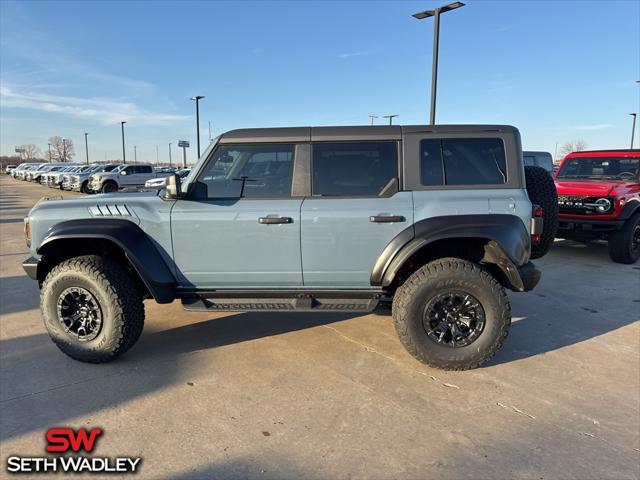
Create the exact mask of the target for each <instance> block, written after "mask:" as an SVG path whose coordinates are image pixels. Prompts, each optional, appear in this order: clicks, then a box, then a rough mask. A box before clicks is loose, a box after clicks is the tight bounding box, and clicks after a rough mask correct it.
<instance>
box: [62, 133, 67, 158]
mask: <svg viewBox="0 0 640 480" xmlns="http://www.w3.org/2000/svg"><path fill="white" fill-rule="evenodd" d="M62 161H63V162H66V161H67V139H66V138H63V139H62Z"/></svg>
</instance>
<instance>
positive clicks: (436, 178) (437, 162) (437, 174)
mask: <svg viewBox="0 0 640 480" xmlns="http://www.w3.org/2000/svg"><path fill="white" fill-rule="evenodd" d="M420 183H421V184H422V185H425V186H434V185H503V184H505V183H507V159H506V153H505V148H504V142H503V141H502V140H501V139H499V138H442V139H425V140H422V141H421V142H420Z"/></svg>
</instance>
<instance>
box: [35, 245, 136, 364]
mask: <svg viewBox="0 0 640 480" xmlns="http://www.w3.org/2000/svg"><path fill="white" fill-rule="evenodd" d="M69 287H80V288H83V289H86V290H88V291H89V292H90V293H91V294H92V295H93V296H94V297H95V298H96V300H97V301H98V304H99V306H100V309H101V311H102V327H101V329H100V331H99V333H98V335H97V336H96V337H95V338H94V339H92V340H88V341H79V340H77V339H76V338H75V337H73V336H72V335H70V334H69V333H66V332H65V331H64V329H63V326H62V324H61V323H60V321H59V319H58V312H57V302H58V298H59V296H60V294H61V293H62V292H63V291H64V290H65V289H67V288H69ZM40 309H41V311H42V316H43V320H44V324H45V327H46V328H47V331H48V332H49V335H50V336H51V339H52V340H53V342H54V343H55V344H56V345H57V346H58V348H60V350H62V351H63V352H64V353H66V354H67V355H69V356H70V357H71V358H74V359H76V360H80V361H82V362H89V363H103V362H108V361H110V360H112V359H114V358H116V357H117V356H119V355H121V354H123V353H124V352H126V351H127V350H128V349H129V348H131V347H132V346H133V345H134V344H135V343H136V341H137V340H138V338H139V337H140V334H141V333H142V328H143V325H144V304H143V303H142V295H141V293H140V292H139V289H138V287H137V286H136V284H135V282H134V280H133V279H132V278H131V276H130V274H129V273H128V272H127V270H125V269H124V268H123V267H122V266H120V265H119V264H117V263H115V262H113V261H111V260H109V259H107V258H102V257H98V256H94V255H89V256H82V257H75V258H71V259H69V260H66V261H64V262H62V263H60V264H59V265H57V266H56V267H54V268H53V270H51V272H49V274H48V275H47V277H46V279H45V280H44V283H43V284H42V290H41V293H40Z"/></svg>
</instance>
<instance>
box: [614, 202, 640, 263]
mask: <svg viewBox="0 0 640 480" xmlns="http://www.w3.org/2000/svg"><path fill="white" fill-rule="evenodd" d="M609 257H611V260H613V261H614V262H617V263H627V264H630V263H635V262H637V261H638V258H640V213H636V214H635V215H633V216H632V217H631V218H630V219H629V220H627V221H626V222H625V224H624V226H623V227H622V229H620V230H619V231H617V232H615V233H612V234H610V235H609Z"/></svg>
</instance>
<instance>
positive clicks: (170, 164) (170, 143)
mask: <svg viewBox="0 0 640 480" xmlns="http://www.w3.org/2000/svg"><path fill="white" fill-rule="evenodd" d="M169 167H171V142H169Z"/></svg>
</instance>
